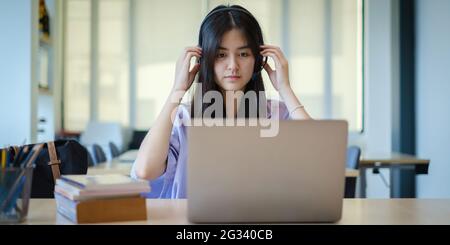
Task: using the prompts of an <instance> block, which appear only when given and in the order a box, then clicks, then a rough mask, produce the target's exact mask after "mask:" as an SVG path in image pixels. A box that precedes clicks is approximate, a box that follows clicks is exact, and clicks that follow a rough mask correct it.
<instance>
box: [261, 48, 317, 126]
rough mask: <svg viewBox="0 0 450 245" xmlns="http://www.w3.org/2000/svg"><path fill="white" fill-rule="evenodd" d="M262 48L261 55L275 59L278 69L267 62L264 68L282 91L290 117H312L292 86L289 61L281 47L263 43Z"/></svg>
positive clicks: (275, 86) (275, 85)
mask: <svg viewBox="0 0 450 245" xmlns="http://www.w3.org/2000/svg"><path fill="white" fill-rule="evenodd" d="M261 48H262V51H261V55H263V56H265V57H267V56H269V57H271V58H272V59H273V60H274V61H275V69H276V70H273V69H272V68H271V67H270V65H269V64H267V63H266V64H265V66H264V69H265V70H266V71H267V74H269V78H270V81H271V82H272V85H273V86H274V88H275V90H277V91H278V93H280V96H281V98H282V99H283V101H284V103H285V104H286V107H287V109H288V111H289V116H290V118H292V119H312V118H311V116H310V115H309V114H308V112H306V110H305V108H304V107H303V105H302V104H301V103H300V101H299V100H298V98H297V96H296V95H295V93H294V91H293V90H292V88H291V85H290V82H289V63H288V61H287V59H286V58H285V57H284V54H283V52H282V51H281V49H280V48H279V47H277V46H273V45H262V46H261Z"/></svg>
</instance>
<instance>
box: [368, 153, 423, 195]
mask: <svg viewBox="0 0 450 245" xmlns="http://www.w3.org/2000/svg"><path fill="white" fill-rule="evenodd" d="M429 164H430V160H429V159H420V158H417V157H416V156H413V155H408V154H401V153H396V152H391V153H373V152H363V154H362V155H361V159H360V165H359V168H360V173H359V176H360V182H359V183H360V197H366V169H369V168H371V169H378V168H389V169H390V197H391V198H415V197H416V179H415V178H416V174H427V173H428V166H429Z"/></svg>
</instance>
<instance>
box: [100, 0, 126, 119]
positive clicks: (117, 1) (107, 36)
mask: <svg viewBox="0 0 450 245" xmlns="http://www.w3.org/2000/svg"><path fill="white" fill-rule="evenodd" d="M98 25H99V28H98V29H99V32H98V33H99V36H98V50H99V53H98V106H99V108H98V119H99V121H108V122H111V121H113V122H120V123H121V124H122V125H124V126H128V125H129V122H130V120H129V119H130V116H129V111H130V110H129V109H130V108H129V106H130V92H129V88H130V83H129V57H128V54H129V48H128V47H129V46H128V40H129V38H128V36H129V34H128V33H129V28H128V26H129V2H128V1H126V0H100V1H99V18H98Z"/></svg>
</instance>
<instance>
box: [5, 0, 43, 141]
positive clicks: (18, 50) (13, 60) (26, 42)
mask: <svg viewBox="0 0 450 245" xmlns="http://www.w3.org/2000/svg"><path fill="white" fill-rule="evenodd" d="M37 2H39V1H31V0H15V1H0V9H1V10H2V14H1V15H0V30H1V34H0V35H1V36H0V54H1V57H0V91H1V95H0V105H1V111H2V115H1V120H0V147H1V146H4V145H6V144H21V143H23V140H24V139H26V140H27V142H32V141H34V140H35V138H36V130H35V127H36V110H35V109H34V108H35V101H36V96H35V95H36V89H37V86H36V80H35V79H33V78H35V77H36V75H35V74H36V73H35V72H36V70H35V69H34V68H33V67H32V63H33V62H32V60H33V59H34V57H35V56H33V55H32V54H33V53H35V52H32V50H36V48H37V31H38V29H37V28H38V27H37V5H36V4H37ZM32 9H35V10H36V11H32ZM34 12H35V14H34V15H33V14H32V13H34ZM32 81H34V82H32ZM32 84H34V85H32Z"/></svg>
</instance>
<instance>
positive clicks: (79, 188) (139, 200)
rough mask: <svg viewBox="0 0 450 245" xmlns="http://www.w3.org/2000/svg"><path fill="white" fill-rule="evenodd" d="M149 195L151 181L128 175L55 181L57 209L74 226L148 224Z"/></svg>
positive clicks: (75, 176)
mask: <svg viewBox="0 0 450 245" xmlns="http://www.w3.org/2000/svg"><path fill="white" fill-rule="evenodd" d="M146 192H150V185H149V182H148V181H144V180H136V179H132V178H130V177H129V176H125V175H119V174H108V175H63V176H61V178H59V179H57V180H56V185H55V200H56V208H57V210H58V212H59V213H60V214H62V215H63V216H65V217H66V218H68V219H70V220H71V221H72V222H75V223H98V222H116V221H131V220H146V219H147V208H146V204H145V197H143V196H142V194H143V193H146Z"/></svg>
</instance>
